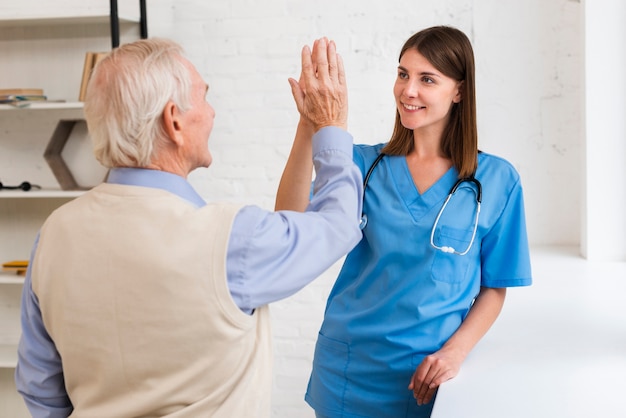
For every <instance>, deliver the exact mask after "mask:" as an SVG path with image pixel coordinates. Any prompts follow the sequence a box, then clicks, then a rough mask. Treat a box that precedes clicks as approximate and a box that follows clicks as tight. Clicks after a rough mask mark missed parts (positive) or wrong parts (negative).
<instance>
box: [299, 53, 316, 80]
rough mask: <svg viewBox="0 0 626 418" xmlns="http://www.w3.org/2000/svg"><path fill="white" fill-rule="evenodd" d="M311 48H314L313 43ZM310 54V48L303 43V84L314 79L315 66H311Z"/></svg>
mask: <svg viewBox="0 0 626 418" xmlns="http://www.w3.org/2000/svg"><path fill="white" fill-rule="evenodd" d="M313 49H315V44H313ZM311 58H312V56H311V49H310V48H309V47H308V45H305V46H304V47H303V48H302V77H301V78H302V79H304V82H305V84H306V83H308V82H310V81H311V80H314V79H315V72H316V70H315V68H314V67H313V61H312V59H311Z"/></svg>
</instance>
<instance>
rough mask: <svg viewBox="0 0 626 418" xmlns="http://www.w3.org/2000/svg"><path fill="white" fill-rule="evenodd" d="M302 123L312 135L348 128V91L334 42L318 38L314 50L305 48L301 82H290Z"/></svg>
mask: <svg viewBox="0 0 626 418" xmlns="http://www.w3.org/2000/svg"><path fill="white" fill-rule="evenodd" d="M289 84H290V85H291V93H292V94H293V98H294V100H295V102H296V107H297V108H298V112H300V120H301V123H305V124H308V125H309V126H310V128H311V129H312V131H313V132H317V131H318V130H320V129H321V128H324V127H326V126H336V127H339V128H342V129H346V128H347V125H348V89H347V87H346V78H345V71H344V67H343V61H342V59H341V56H340V55H339V54H338V53H337V47H336V45H335V42H334V41H329V40H328V39H326V38H321V39H317V40H316V41H315V42H314V43H313V50H312V51H311V49H310V48H309V47H308V46H304V47H303V48H302V72H301V73H300V80H298V81H296V80H295V79H293V78H290V79H289Z"/></svg>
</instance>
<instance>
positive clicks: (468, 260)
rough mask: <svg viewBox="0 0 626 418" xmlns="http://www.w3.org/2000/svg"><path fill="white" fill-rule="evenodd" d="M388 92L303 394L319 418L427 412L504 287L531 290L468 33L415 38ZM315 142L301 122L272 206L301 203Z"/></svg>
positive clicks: (519, 225)
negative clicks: (389, 107) (359, 230)
mask: <svg viewBox="0 0 626 418" xmlns="http://www.w3.org/2000/svg"><path fill="white" fill-rule="evenodd" d="M290 82H291V85H292V90H293V91H294V96H295V95H296V93H301V89H300V86H299V85H298V83H297V82H296V81H295V80H290ZM393 92H394V96H395V99H396V109H397V112H396V123H395V127H394V132H393V135H392V137H391V139H390V140H389V141H388V142H387V143H384V144H379V145H374V146H369V145H361V146H355V149H354V161H355V163H356V164H357V165H358V166H359V167H360V169H361V171H362V173H363V175H364V178H365V182H366V183H367V184H366V187H365V191H364V202H363V212H364V214H363V219H362V227H363V238H362V240H361V242H360V243H359V244H358V245H357V247H355V249H353V250H352V252H351V253H349V254H348V256H347V257H346V259H345V262H344V265H343V268H342V270H341V272H340V274H339V277H338V278H337V280H336V282H335V285H334V287H333V289H332V291H331V293H330V296H329V298H328V302H327V306H326V311H325V315H324V321H323V324H322V327H321V330H320V333H319V336H318V340H317V344H316V348H315V356H314V361H313V371H312V374H311V378H310V381H309V387H308V390H307V394H306V401H307V402H308V403H309V404H310V405H311V406H312V407H313V408H314V409H315V411H316V415H317V416H318V417H394V418H397V417H429V416H430V413H431V410H432V406H433V400H434V396H435V393H436V391H437V388H438V387H439V386H440V385H441V384H442V383H443V382H445V381H447V380H449V379H451V378H453V377H454V376H456V375H457V373H458V371H459V369H460V367H461V364H462V362H463V361H464V359H465V357H466V356H467V354H468V353H469V352H470V350H471V349H472V348H473V347H474V346H475V344H476V343H477V342H478V341H479V340H480V339H481V338H482V337H483V335H484V334H485V333H486V332H487V331H488V329H489V328H490V327H491V325H492V324H493V323H494V321H495V320H496V318H497V316H498V315H499V313H500V310H501V308H502V305H503V303H504V299H505V293H506V288H507V287H511V286H527V285H530V284H531V282H532V279H531V269H530V259H529V250H528V241H527V235H526V225H525V217H524V204H523V196H522V187H521V184H520V178H519V175H518V173H517V172H516V171H515V169H514V168H513V167H512V166H511V164H509V163H508V162H507V161H505V160H503V159H502V158H498V157H496V156H493V155H490V154H487V153H482V152H479V151H478V139H477V136H478V135H477V127H476V99H475V75H474V56H473V50H472V46H471V43H470V42H469V40H468V39H467V37H466V36H465V35H464V34H463V33H462V32H461V31H459V30H457V29H454V28H451V27H445V26H437V27H431V28H428V29H425V30H423V31H420V32H418V33H416V34H415V35H413V36H412V37H410V38H409V39H408V40H407V41H406V43H405V44H404V46H403V47H402V50H401V52H400V60H399V65H398V75H397V79H396V82H395V85H394V89H393ZM311 135H312V132H311V128H310V127H309V126H307V124H306V123H305V122H304V121H301V122H300V124H299V129H298V131H297V133H296V141H295V142H294V146H293V149H292V152H291V155H290V157H289V161H288V163H287V166H286V168H285V173H284V174H283V178H282V180H281V185H280V187H279V191H278V196H277V201H276V205H277V209H293V210H304V209H305V208H306V205H307V203H308V195H309V188H310V181H311V172H312V170H311V163H310V160H311V156H310V151H308V150H310V145H309V141H310V137H311ZM307 152H309V153H308V154H307Z"/></svg>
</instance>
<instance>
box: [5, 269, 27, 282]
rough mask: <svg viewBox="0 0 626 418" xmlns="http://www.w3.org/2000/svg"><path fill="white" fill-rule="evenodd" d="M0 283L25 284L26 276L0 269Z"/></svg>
mask: <svg viewBox="0 0 626 418" xmlns="http://www.w3.org/2000/svg"><path fill="white" fill-rule="evenodd" d="M0 284H20V285H21V284H24V276H20V275H17V274H15V273H11V272H4V271H0Z"/></svg>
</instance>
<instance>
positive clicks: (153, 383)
mask: <svg viewBox="0 0 626 418" xmlns="http://www.w3.org/2000/svg"><path fill="white" fill-rule="evenodd" d="M291 82H292V83H294V80H291ZM208 90H209V87H208V85H207V83H206V82H205V81H204V80H203V79H202V77H201V76H200V74H199V73H198V71H197V70H196V68H195V67H194V66H193V65H192V64H191V63H190V62H189V61H188V60H187V59H186V58H184V56H183V52H182V49H181V47H180V46H179V45H177V44H175V43H173V42H171V41H167V40H162V39H149V40H141V41H137V42H134V43H130V44H127V45H124V46H121V47H120V48H117V49H115V50H114V51H112V52H111V54H109V55H108V57H107V58H105V59H104V60H103V61H101V62H100V63H99V64H98V66H97V67H96V69H95V70H94V73H93V75H92V77H91V80H90V82H89V86H88V91H87V98H86V102H85V115H86V120H87V124H88V127H89V131H90V134H91V136H92V139H93V141H94V152H95V155H96V157H97V159H98V160H99V161H100V162H101V163H102V164H103V165H104V166H106V167H109V168H110V174H109V176H108V179H107V182H106V183H103V184H100V185H98V186H96V187H94V188H93V189H92V190H90V191H88V192H87V193H85V194H84V195H83V196H81V197H79V198H77V199H75V200H73V201H72V202H69V203H67V204H66V205H64V206H62V207H61V208H59V209H58V210H56V211H55V212H54V213H53V214H52V215H51V216H50V217H49V218H48V219H47V220H46V222H45V224H44V225H43V226H42V228H41V230H40V232H39V235H38V237H37V239H36V242H35V246H34V248H33V251H32V255H31V263H30V267H29V270H28V272H27V276H26V279H25V282H24V293H23V299H22V330H23V333H22V338H21V341H20V345H19V353H18V355H19V358H18V367H17V370H16V384H17V388H18V391H19V392H20V393H21V394H22V395H23V397H24V399H25V402H26V404H27V406H28V408H29V410H30V412H31V414H32V415H33V416H34V417H44V416H45V417H65V416H68V415H70V414H73V415H75V416H81V417H82V416H85V417H116V418H121V417H144V416H145V417H148V416H150V417H156V416H169V417H193V418H197V417H229V418H230V417H269V414H270V407H269V402H270V388H271V373H272V353H271V341H270V340H271V335H270V326H269V314H268V308H267V305H268V304H269V303H271V302H273V301H276V300H279V299H282V298H285V297H287V296H289V295H291V294H293V293H295V292H297V291H298V290H299V289H301V288H302V287H303V286H305V285H306V284H308V283H309V282H310V281H311V280H313V279H314V278H315V277H316V276H318V275H319V274H320V273H321V272H323V271H324V270H325V269H327V268H328V267H330V266H331V265H332V264H333V263H334V262H335V261H337V260H338V259H339V258H340V257H341V256H343V255H344V254H345V253H346V252H348V251H349V250H350V249H351V248H352V247H353V246H354V245H355V244H356V243H357V242H358V240H359V239H360V236H361V235H360V231H359V228H358V220H359V216H360V210H361V208H360V203H358V202H360V201H361V194H362V187H361V176H360V174H359V171H358V169H357V168H356V167H355V166H354V165H353V163H352V137H351V136H350V135H349V134H348V133H347V132H346V131H345V126H346V120H347V97H346V90H347V89H346V86H345V83H344V74H343V66H342V64H341V59H340V57H339V56H338V55H337V53H336V51H335V45H334V43H333V42H328V41H327V40H326V39H321V40H318V41H316V42H315V44H314V47H313V50H312V51H311V50H310V49H309V48H308V47H304V48H303V51H302V74H301V77H300V80H299V82H298V83H297V86H296V85H294V84H292V92H293V95H294V99H295V101H296V104H297V107H298V110H299V112H300V113H301V119H302V120H304V121H305V122H306V123H307V124H309V125H310V126H312V127H313V129H314V130H315V131H316V134H315V136H314V138H313V143H312V151H313V160H314V163H315V166H316V170H317V177H316V181H315V186H314V195H313V198H312V200H311V204H310V206H309V208H308V210H307V211H306V212H305V213H296V212H288V211H285V212H280V211H279V212H269V211H265V210H263V209H261V208H259V207H255V206H243V207H242V206H240V205H233V204H227V203H212V204H207V203H205V201H204V200H203V199H202V198H201V197H200V196H199V195H198V194H197V193H196V192H195V191H194V189H193V188H192V186H191V185H190V184H189V183H188V182H187V180H186V178H187V176H188V174H189V173H190V172H191V171H193V170H194V169H196V168H200V167H208V166H209V165H210V164H211V160H212V157H211V154H210V152H209V149H208V146H207V142H208V139H209V135H210V133H211V130H212V127H213V118H214V115H215V114H214V110H213V108H212V107H211V105H210V104H209V103H208V102H207V101H206V95H207V92H208Z"/></svg>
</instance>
